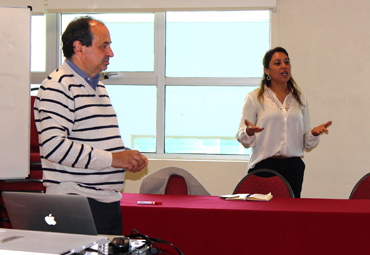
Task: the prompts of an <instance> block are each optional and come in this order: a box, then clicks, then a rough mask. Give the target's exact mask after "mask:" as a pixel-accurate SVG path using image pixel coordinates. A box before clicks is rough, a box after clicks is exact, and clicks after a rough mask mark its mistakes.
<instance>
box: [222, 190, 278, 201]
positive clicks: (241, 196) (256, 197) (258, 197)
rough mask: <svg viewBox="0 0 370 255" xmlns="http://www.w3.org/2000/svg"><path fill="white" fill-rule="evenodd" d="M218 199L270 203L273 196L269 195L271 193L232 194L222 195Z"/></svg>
mask: <svg viewBox="0 0 370 255" xmlns="http://www.w3.org/2000/svg"><path fill="white" fill-rule="evenodd" d="M220 198H225V200H253V201H270V200H271V199H272V198H273V195H271V192H270V193H268V194H233V195H222V196H220Z"/></svg>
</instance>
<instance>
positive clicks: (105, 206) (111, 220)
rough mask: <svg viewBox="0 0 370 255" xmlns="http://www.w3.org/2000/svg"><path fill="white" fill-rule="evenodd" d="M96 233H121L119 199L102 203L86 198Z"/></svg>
mask: <svg viewBox="0 0 370 255" xmlns="http://www.w3.org/2000/svg"><path fill="white" fill-rule="evenodd" d="M88 200H89V204H90V209H91V213H92V215H93V218H94V222H95V227H96V230H97V232H98V234H105V235H120V236H121V235H123V233H122V231H123V230H122V212H121V206H120V203H119V201H117V202H113V203H102V202H99V201H96V200H95V199H92V198H88Z"/></svg>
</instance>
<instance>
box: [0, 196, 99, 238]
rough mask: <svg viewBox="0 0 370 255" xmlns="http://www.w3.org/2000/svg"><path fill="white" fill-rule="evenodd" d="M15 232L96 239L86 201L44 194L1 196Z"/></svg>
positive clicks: (77, 197)
mask: <svg viewBox="0 0 370 255" xmlns="http://www.w3.org/2000/svg"><path fill="white" fill-rule="evenodd" d="M2 196H3V199H4V203H5V207H6V210H7V212H8V215H9V219H10V223H11V225H12V227H13V228H14V229H24V230H37V231H49V232H60V233H72V234H85V235H97V232H96V228H95V224H94V219H93V217H92V214H91V210H90V206H89V202H88V200H87V198H86V197H84V196H79V195H61V194H45V193H27V192H10V191H4V192H3V193H2Z"/></svg>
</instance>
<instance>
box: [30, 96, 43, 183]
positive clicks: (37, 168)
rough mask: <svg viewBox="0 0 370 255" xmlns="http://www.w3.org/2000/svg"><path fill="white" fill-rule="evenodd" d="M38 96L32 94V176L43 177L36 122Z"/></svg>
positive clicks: (35, 177)
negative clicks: (35, 112) (35, 113)
mask: <svg viewBox="0 0 370 255" xmlns="http://www.w3.org/2000/svg"><path fill="white" fill-rule="evenodd" d="M35 99H36V96H31V123H30V178H34V179H42V168H41V158H40V147H39V135H38V132H37V128H36V123H35V115H34V112H33V105H34V103H35Z"/></svg>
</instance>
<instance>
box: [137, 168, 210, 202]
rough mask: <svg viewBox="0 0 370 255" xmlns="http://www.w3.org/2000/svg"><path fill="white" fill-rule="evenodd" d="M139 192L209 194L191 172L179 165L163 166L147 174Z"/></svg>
mask: <svg viewBox="0 0 370 255" xmlns="http://www.w3.org/2000/svg"><path fill="white" fill-rule="evenodd" d="M139 193H141V194H173V195H202V196H209V195H211V194H210V193H209V192H208V191H207V190H206V189H205V188H204V187H203V185H202V184H201V183H200V182H199V181H198V180H197V179H196V178H195V177H194V176H193V175H192V174H191V173H189V172H188V171H186V170H185V169H182V168H180V167H165V168H162V169H159V170H157V171H155V172H153V173H151V174H149V175H147V176H146V177H144V178H143V181H142V182H141V185H140V190H139Z"/></svg>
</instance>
